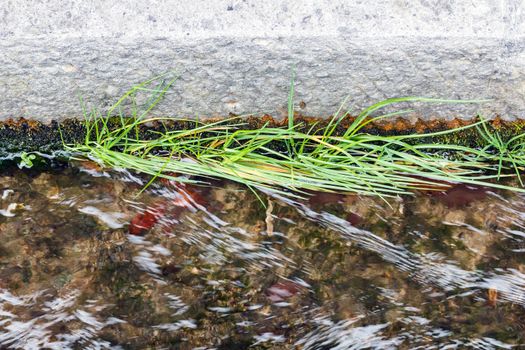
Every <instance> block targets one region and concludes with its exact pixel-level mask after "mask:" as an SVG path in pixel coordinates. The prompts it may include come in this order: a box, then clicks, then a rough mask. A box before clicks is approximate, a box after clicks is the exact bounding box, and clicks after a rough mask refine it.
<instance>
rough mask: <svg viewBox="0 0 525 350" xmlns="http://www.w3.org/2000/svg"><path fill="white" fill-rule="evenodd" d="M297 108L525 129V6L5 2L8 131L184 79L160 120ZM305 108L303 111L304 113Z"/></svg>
mask: <svg viewBox="0 0 525 350" xmlns="http://www.w3.org/2000/svg"><path fill="white" fill-rule="evenodd" d="M294 65H295V66H296V67H297V68H296V70H297V79H296V90H297V96H296V105H297V109H298V110H299V111H300V112H302V113H304V114H308V115H329V114H331V113H333V112H334V111H335V110H336V109H337V108H338V106H339V104H340V102H341V101H342V100H343V99H344V97H345V96H346V95H350V96H351V101H352V103H354V104H355V107H354V108H355V110H359V108H361V107H363V106H366V105H368V104H370V103H373V102H376V101H378V100H380V99H384V98H387V97H396V96H406V95H420V96H428V97H443V98H455V99H470V98H476V99H477V98H492V99H493V101H492V102H490V103H485V104H483V105H470V106H432V107H431V108H428V107H427V108H422V109H419V110H418V111H419V112H418V113H419V115H423V116H425V117H427V118H428V117H434V116H439V117H454V116H461V117H471V116H473V115H474V114H475V113H476V112H482V113H484V114H486V115H488V116H493V115H495V114H501V115H503V116H504V117H507V118H512V117H519V116H521V117H525V5H524V2H523V1H521V0H475V1H474V0H472V1H464V0H377V1H365V0H363V1H358V0H355V1H343V0H310V1H307V0H301V1H299V0H294V1H271V0H270V1H260V0H214V1H210V0H191V1H187V0H183V1H167V0H164V1H160V0H157V1H139V0H119V1H103V0H91V1H86V0H47V1H44V0H0V119H5V118H7V117H22V116H23V117H31V118H35V119H40V120H50V119H54V118H55V119H56V118H62V117H72V116H80V115H81V109H80V104H79V102H78V95H82V96H83V97H84V99H86V100H87V101H90V102H91V103H92V104H94V105H98V106H101V107H104V106H108V105H110V104H111V103H113V102H114V101H115V100H116V99H117V98H118V96H119V95H120V94H121V93H122V92H123V91H125V90H127V89H128V88H129V87H130V86H131V85H133V84H134V83H137V82H140V81H142V80H144V79H147V78H149V77H151V76H153V75H156V74H158V73H161V72H164V71H167V70H170V69H177V70H178V71H179V72H180V73H181V77H180V80H179V81H178V82H177V85H176V86H175V87H174V89H173V90H172V93H171V94H170V95H168V97H167V99H166V100H165V101H164V102H163V103H162V105H160V106H159V109H158V110H157V113H158V114H167V115H170V116H181V115H190V116H194V115H197V114H198V115H201V116H215V115H225V114H227V113H229V112H234V113H240V114H244V113H259V112H269V113H271V114H274V115H280V114H282V113H283V110H284V108H285V106H286V100H287V93H288V88H289V80H290V74H291V70H292V67H293V66H294ZM301 101H303V102H304V104H302V103H301V107H303V108H301V107H300V106H299V104H300V103H299V102H301Z"/></svg>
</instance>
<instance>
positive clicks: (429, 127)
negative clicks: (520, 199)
mask: <svg viewBox="0 0 525 350" xmlns="http://www.w3.org/2000/svg"><path fill="white" fill-rule="evenodd" d="M235 117H236V116H233V115H230V118H231V119H230V120H229V121H228V122H226V123H225V124H226V125H233V124H238V123H239V122H241V121H242V122H243V123H244V124H243V125H242V126H236V127H235V128H236V129H239V130H240V129H242V130H252V129H260V128H262V127H263V126H265V125H267V126H270V127H284V126H287V124H288V120H287V119H286V118H285V119H280V120H279V119H275V118H273V117H271V116H269V115H264V116H262V117H256V116H249V117H246V118H240V117H239V118H238V119H237V118H235ZM354 119H355V117H348V118H346V119H345V120H343V121H342V122H341V123H340V124H339V125H338V126H337V127H336V128H335V130H334V135H342V134H344V132H345V131H346V129H347V128H348V126H349V125H350V124H351V123H352V122H353V121H354ZM218 120H220V119H207V120H206V121H205V122H206V123H211V122H216V121H218ZM329 120H330V119H329V118H328V119H324V118H316V117H306V116H301V115H297V116H296V117H295V119H294V123H295V124H296V125H298V127H297V130H298V131H302V132H310V133H321V132H322V130H323V129H324V128H326V127H327V125H328V123H329ZM476 121H477V120H476V119H471V120H460V119H454V120H429V121H425V120H421V119H419V120H417V121H416V122H415V123H413V122H410V121H408V120H407V119H404V118H397V119H392V120H386V121H381V122H372V123H369V124H367V125H366V126H365V127H364V128H363V129H362V130H363V131H364V132H366V133H369V134H374V135H382V136H390V135H410V134H425V133H433V132H438V131H445V130H450V129H454V128H458V127H461V126H466V125H469V124H472V123H474V122H476ZM196 125H197V122H196V121H191V120H169V121H164V122H159V121H156V122H151V123H147V124H143V125H141V126H140V127H139V128H138V130H137V132H138V133H139V136H140V137H141V138H142V139H152V138H154V137H155V135H156V132H163V131H171V130H189V129H192V128H195V127H196ZM488 125H489V128H490V129H492V130H495V131H498V133H499V134H500V136H501V137H502V139H503V140H505V139H509V138H511V137H513V136H516V135H518V134H521V133H523V132H524V130H525V119H518V120H514V121H504V120H502V119H501V118H499V117H498V118H496V119H494V120H491V121H489V122H488ZM108 126H109V127H110V129H114V128H117V127H120V126H121V124H120V119H118V118H110V119H109V120H108ZM85 137H86V129H85V127H84V123H83V121H82V120H78V119H66V120H64V121H61V122H60V123H58V122H56V121H52V122H51V123H49V124H45V123H41V122H38V121H31V120H26V119H23V118H21V119H18V120H12V119H10V120H7V121H4V122H0V157H7V156H9V155H10V154H13V153H16V152H36V151H38V152H42V153H52V152H54V151H59V150H62V149H63V142H65V143H67V144H74V143H82V142H83V141H84V139H85ZM417 142H418V143H441V144H457V145H464V146H468V147H478V146H481V145H482V142H483V140H482V139H481V138H480V137H479V135H478V131H477V130H476V128H470V129H466V130H462V131H458V132H454V133H450V134H446V135H440V136H433V137H426V138H420V139H418V140H417Z"/></svg>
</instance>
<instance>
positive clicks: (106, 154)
mask: <svg viewBox="0 0 525 350" xmlns="http://www.w3.org/2000/svg"><path fill="white" fill-rule="evenodd" d="M175 80H176V79H175V78H172V79H169V78H168V76H167V75H162V76H159V77H155V78H153V79H150V80H148V81H146V82H144V83H142V84H139V85H137V86H134V87H133V88H132V89H130V90H129V91H128V92H126V93H125V94H124V95H123V96H122V98H120V99H119V100H118V101H117V102H116V103H115V104H114V105H113V106H112V107H111V108H110V109H109V111H108V112H107V114H106V115H101V114H100V113H99V112H98V111H97V110H95V109H94V110H92V111H90V112H89V113H88V112H87V111H86V112H85V128H86V137H85V140H84V142H83V143H80V144H73V145H71V144H70V145H66V148H67V149H68V150H69V151H72V152H74V153H75V154H76V155H77V156H78V155H81V156H86V157H89V158H91V159H94V160H96V161H98V162H101V163H103V164H104V165H106V166H109V167H121V168H127V169H131V170H136V171H139V172H142V173H144V174H149V175H151V176H152V181H153V180H154V179H155V178H157V177H164V178H169V179H173V180H177V181H182V182H194V183H204V182H206V179H213V178H221V179H228V180H232V181H236V182H240V183H243V184H245V185H246V186H249V187H250V188H252V189H264V190H270V191H274V192H279V193H281V194H286V195H289V196H301V195H303V194H305V193H306V192H307V191H330V192H352V193H359V194H364V195H377V196H381V197H383V198H386V197H390V196H397V195H400V194H410V193H412V192H413V191H414V190H417V189H432V188H435V186H436V185H440V186H441V187H442V186H443V182H458V183H465V184H473V185H482V186H488V187H493V188H502V189H512V190H516V191H522V192H523V191H524V190H523V189H522V188H520V187H508V186H506V185H503V184H501V183H500V182H498V180H500V179H501V178H502V177H508V176H517V177H518V178H519V179H520V184H521V178H520V172H521V170H522V168H523V166H524V165H525V153H524V150H525V142H524V139H525V136H524V135H516V136H515V137H513V138H511V139H509V140H507V141H504V140H502V138H501V137H500V136H499V135H498V134H497V133H496V132H494V131H493V130H491V128H490V127H489V126H488V124H487V122H486V121H485V120H483V119H480V121H479V122H477V123H475V124H473V125H469V126H465V127H462V128H458V129H452V130H447V131H442V132H438V133H431V134H413V135H399V136H379V135H371V134H368V133H366V132H364V131H363V130H364V129H363V127H364V126H365V125H366V124H368V123H370V122H372V121H376V120H379V119H383V118H388V117H392V116H397V115H401V114H403V113H406V112H407V111H406V110H401V111H398V112H394V113H388V114H384V115H379V116H375V115H376V114H377V113H378V112H379V111H380V110H381V109H383V108H384V107H387V106H391V105H395V104H398V103H401V102H424V103H472V102H479V101H455V100H438V99H428V98H422V97H404V98H392V99H387V100H385V101H381V102H379V103H376V104H374V105H372V106H370V107H368V108H366V109H365V110H363V111H362V112H361V113H360V114H359V115H358V116H357V117H356V118H355V120H354V121H353V123H352V124H351V125H350V126H349V127H348V128H347V129H346V130H345V131H344V133H343V134H338V135H336V133H335V130H336V129H337V127H338V126H340V123H341V122H342V121H343V120H344V119H345V118H346V117H347V116H348V114H349V113H348V112H343V106H342V107H341V108H340V109H339V111H337V113H336V114H335V115H334V117H333V119H332V120H330V122H329V123H328V124H327V126H325V127H323V128H317V127H315V126H312V127H311V128H310V129H308V130H307V131H300V130H304V129H305V128H304V126H302V125H300V124H298V123H296V121H294V118H293V117H294V110H293V93H294V89H293V79H292V83H291V88H290V94H289V97H288V123H287V125H286V126H283V127H270V126H269V125H268V124H266V125H264V126H263V127H262V128H259V129H256V130H246V128H241V126H243V125H242V119H239V118H236V119H235V121H232V120H231V119H226V120H224V121H220V122H213V123H203V122H198V121H196V122H195V123H194V125H195V126H194V127H193V128H191V129H189V130H169V128H167V127H166V128H165V130H164V131H162V132H155V135H154V137H151V135H150V136H149V137H144V133H143V132H141V130H142V129H143V128H142V127H143V126H144V125H146V124H150V123H152V122H159V123H164V122H166V121H168V119H167V118H159V117H150V116H149V113H150V112H151V110H152V109H153V108H154V107H155V106H156V105H157V103H158V102H159V101H160V100H161V99H162V98H163V96H164V95H165V94H166V92H167V91H168V90H169V88H170V87H171V85H172V84H173V83H174V82H175ZM144 92H145V93H148V94H149V95H150V98H149V100H148V101H147V102H146V103H145V104H143V105H142V106H139V105H138V104H137V103H136V96H137V94H138V93H144ZM125 102H127V103H128V107H127V108H128V110H127V111H126V112H124V107H123V105H124V103H125ZM124 114H126V115H129V117H125V116H124ZM115 115H117V116H119V123H120V125H118V126H117V127H110V126H109V125H108V120H109V117H111V116H115ZM372 116H373V117H372ZM467 128H476V129H477V132H478V134H479V136H480V138H482V139H483V140H484V143H485V146H484V147H480V148H470V147H465V146H461V145H456V144H423V143H419V142H417V141H418V140H422V139H424V138H426V137H432V136H438V135H443V134H449V133H456V132H459V131H461V130H464V129H467ZM174 174H177V175H174ZM179 175H191V176H190V177H186V176H184V177H182V176H179ZM150 183H151V181H150Z"/></svg>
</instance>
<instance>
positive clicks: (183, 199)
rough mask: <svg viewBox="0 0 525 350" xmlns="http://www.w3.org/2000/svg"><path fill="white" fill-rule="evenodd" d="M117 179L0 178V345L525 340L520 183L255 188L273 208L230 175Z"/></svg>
mask: <svg viewBox="0 0 525 350" xmlns="http://www.w3.org/2000/svg"><path fill="white" fill-rule="evenodd" d="M101 174H104V175H103V176H101ZM125 179H126V176H123V174H122V173H118V174H117V173H113V172H111V171H110V170H108V169H102V168H100V167H98V166H92V164H88V165H87V164H77V165H75V166H73V167H69V168H65V169H63V170H61V171H41V172H35V171H34V170H31V171H28V170H27V169H26V170H18V169H10V170H9V171H7V170H6V171H5V174H3V175H2V176H1V177H0V181H1V183H2V188H3V192H2V193H0V195H2V197H1V200H0V206H1V208H0V209H3V210H4V211H2V213H4V215H2V216H0V234H1V235H2V239H1V240H0V348H6V349H19V348H98V349H110V348H119V347H120V348H123V349H145V348H166V349H170V348H174V349H194V348H202V349H204V348H206V349H208V348H216V349H248V348H249V349H298V348H299V349H325V348H326V349H329V348H338V349H344V348H352V347H353V348H356V349H357V348H377V349H384V348H400V349H409V348H431V347H432V346H433V347H434V348H447V347H451V348H454V347H455V348H462V349H463V348H465V349H468V348H472V349H476V348H485V349H496V348H506V347H511V346H514V345H518V344H523V343H524V342H525V339H524V337H525V336H524V334H525V333H524V332H523V331H524V329H525V326H524V325H525V232H524V228H525V216H523V215H522V213H523V212H524V211H525V201H524V197H523V195H519V194H511V193H504V192H501V193H483V192H476V191H472V189H468V188H463V187H457V188H456V189H455V190H450V191H447V192H440V193H419V194H418V195H416V196H413V197H400V198H396V199H392V200H390V202H389V203H385V202H384V201H383V200H382V199H379V198H372V197H362V196H356V195H348V194H344V195H342V194H319V193H312V194H311V196H310V197H309V199H306V200H304V201H301V202H295V201H292V200H287V199H282V198H278V197H277V196H275V197H273V198H272V196H271V195H264V194H261V198H262V200H263V201H264V202H265V203H266V204H267V203H269V202H270V201H271V203H272V208H271V210H269V209H268V208H264V207H263V205H262V204H261V202H260V201H259V199H258V198H257V197H256V196H255V195H254V194H253V193H252V192H251V191H250V190H249V189H246V188H243V187H242V186H239V185H236V184H232V183H229V182H224V181H222V182H216V183H213V184H212V185H213V186H211V187H208V188H202V187H194V186H190V185H180V184H172V183H169V182H163V181H156V182H154V183H153V184H152V185H151V186H150V187H149V188H148V189H147V190H146V191H144V192H141V193H140V191H141V189H142V186H140V185H138V184H137V183H134V182H128V181H126V180H125ZM148 180H149V179H147V178H144V179H143V181H144V184H146V183H147V181H148ZM13 203H16V206H14V205H12V204H13ZM196 203H197V204H198V205H196ZM9 208H11V209H9ZM147 212H154V213H155V214H154V215H153V216H151V220H144V216H145V213H147ZM269 225H271V233H269ZM139 226H140V229H138V228H137V227H139Z"/></svg>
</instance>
